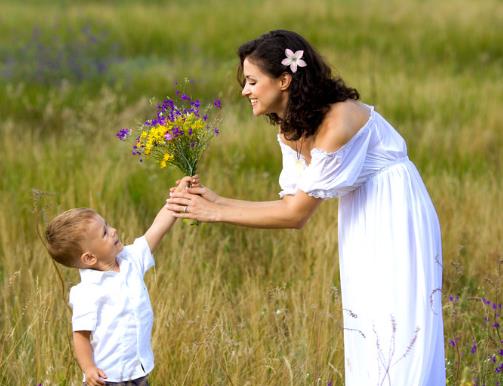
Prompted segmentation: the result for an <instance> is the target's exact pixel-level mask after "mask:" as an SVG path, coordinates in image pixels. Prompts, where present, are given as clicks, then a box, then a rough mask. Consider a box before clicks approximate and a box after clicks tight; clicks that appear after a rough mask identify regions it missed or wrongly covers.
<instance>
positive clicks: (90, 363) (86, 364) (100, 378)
mask: <svg viewBox="0 0 503 386" xmlns="http://www.w3.org/2000/svg"><path fill="white" fill-rule="evenodd" d="M90 336H91V331H74V332H73V346H74V348H75V357H76V358H77V362H78V363H79V366H80V368H81V369H82V371H83V372H84V374H85V375H86V384H87V385H89V386H97V385H105V379H106V378H107V376H106V374H105V373H104V372H103V370H101V369H99V368H97V367H96V364H95V363H94V359H93V348H92V346H91V340H90Z"/></svg>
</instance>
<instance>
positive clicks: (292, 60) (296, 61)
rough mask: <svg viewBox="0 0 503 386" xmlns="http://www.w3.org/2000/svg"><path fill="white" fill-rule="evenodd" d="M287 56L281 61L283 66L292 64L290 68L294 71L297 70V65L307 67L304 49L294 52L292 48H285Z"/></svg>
mask: <svg viewBox="0 0 503 386" xmlns="http://www.w3.org/2000/svg"><path fill="white" fill-rule="evenodd" d="M285 55H286V58H285V59H283V60H282V61H281V64H282V65H283V66H290V70H292V72H293V73H295V72H297V67H306V66H307V63H306V62H305V61H304V60H302V59H301V58H302V55H304V51H303V50H299V51H295V52H293V51H292V50H291V49H289V48H287V49H286V50H285Z"/></svg>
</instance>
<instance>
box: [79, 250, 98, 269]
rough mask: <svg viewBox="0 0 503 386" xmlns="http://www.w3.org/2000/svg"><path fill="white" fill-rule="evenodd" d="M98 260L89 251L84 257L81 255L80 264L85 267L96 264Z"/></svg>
mask: <svg viewBox="0 0 503 386" xmlns="http://www.w3.org/2000/svg"><path fill="white" fill-rule="evenodd" d="M96 260H97V259H96V256H95V255H93V254H92V253H91V252H89V251H86V252H84V253H83V254H82V255H80V262H81V263H82V264H84V265H85V266H90V265H94V264H96Z"/></svg>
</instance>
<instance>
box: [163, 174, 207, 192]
mask: <svg viewBox="0 0 503 386" xmlns="http://www.w3.org/2000/svg"><path fill="white" fill-rule="evenodd" d="M200 186H201V185H200V182H199V176H198V175H197V174H196V175H195V176H192V177H189V176H185V177H183V178H182V179H181V180H176V186H173V187H172V188H170V189H169V191H170V193H171V192H181V191H183V190H184V189H187V188H196V187H200Z"/></svg>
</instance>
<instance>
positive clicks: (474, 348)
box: [470, 341, 477, 354]
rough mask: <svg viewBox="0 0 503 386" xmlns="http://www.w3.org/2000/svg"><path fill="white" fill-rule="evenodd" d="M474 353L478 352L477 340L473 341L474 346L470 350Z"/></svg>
mask: <svg viewBox="0 0 503 386" xmlns="http://www.w3.org/2000/svg"><path fill="white" fill-rule="evenodd" d="M470 352H471V353H472V354H475V353H476V352H477V342H475V341H473V344H472V348H471V350H470Z"/></svg>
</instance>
